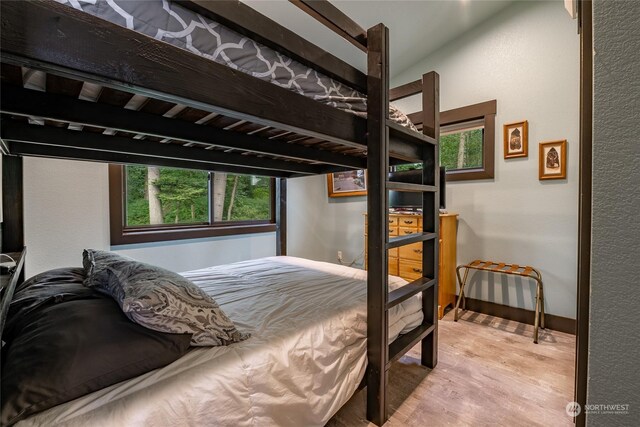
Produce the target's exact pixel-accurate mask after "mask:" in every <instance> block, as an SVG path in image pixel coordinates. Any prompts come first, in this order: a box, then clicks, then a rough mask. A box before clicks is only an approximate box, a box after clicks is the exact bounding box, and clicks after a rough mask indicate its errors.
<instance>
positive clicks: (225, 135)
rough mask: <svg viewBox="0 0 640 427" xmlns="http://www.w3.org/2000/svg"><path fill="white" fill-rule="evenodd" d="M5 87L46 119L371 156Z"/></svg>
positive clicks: (13, 100) (338, 158)
mask: <svg viewBox="0 0 640 427" xmlns="http://www.w3.org/2000/svg"><path fill="white" fill-rule="evenodd" d="M1 89H2V90H0V96H1V102H0V109H1V110H2V112H4V113H11V114H19V115H25V116H41V117H44V118H47V119H52V120H58V121H63V122H73V123H79V124H84V125H91V126H95V125H98V124H99V125H100V126H101V127H102V128H109V129H117V130H119V131H125V132H130V133H134V134H138V133H140V134H147V135H153V136H156V137H161V138H169V139H177V140H182V141H187V142H197V143H202V144H207V145H219V146H224V147H227V148H235V149H241V150H246V151H252V152H256V153H262V154H271V155H274V156H281V157H286V158H294V159H295V158H299V159H303V160H317V161H321V162H323V163H327V164H332V165H337V166H345V167H347V168H354V169H360V168H366V161H364V160H363V159H358V158H351V157H348V156H343V155H340V154H336V153H331V152H327V151H323V150H318V149H315V148H307V147H303V146H299V145H290V144H284V143H282V142H278V141H272V140H265V139H263V138H260V137H258V136H256V135H246V134H241V133H236V132H230V131H224V130H220V129H217V128H214V127H209V126H203V125H196V124H193V123H188V122H185V121H182V120H176V119H169V118H165V117H161V116H157V115H154V114H148V113H145V112H143V111H131V110H126V109H123V108H117V107H113V106H110V105H105V104H98V103H93V102H88V101H81V100H78V99H72V98H69V97H63V96H59V95H53V94H46V93H42V92H37V91H33V90H28V89H20V88H16V87H13V86H9V85H6V86H5V85H3V86H2V88H1ZM150 104H155V101H153V100H150V101H149V102H147V104H146V105H145V107H143V110H144V109H145V108H146V107H147V106H149V105H150ZM166 107H167V105H164V106H163V108H162V109H164V108H166Z"/></svg>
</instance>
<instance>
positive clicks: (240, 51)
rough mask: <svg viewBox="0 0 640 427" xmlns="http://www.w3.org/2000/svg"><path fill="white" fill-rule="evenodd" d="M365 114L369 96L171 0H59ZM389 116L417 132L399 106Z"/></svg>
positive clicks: (214, 59) (313, 96) (317, 98)
mask: <svg viewBox="0 0 640 427" xmlns="http://www.w3.org/2000/svg"><path fill="white" fill-rule="evenodd" d="M56 1H57V2H58V3H62V4H66V5H69V6H72V7H74V8H75V9H78V10H81V11H84V12H86V13H89V14H91V15H94V16H96V17H99V18H101V19H104V20H106V21H109V22H112V23H114V24H118V25H121V26H123V27H126V28H128V29H130V30H133V31H137V32H139V33H142V34H146V35H147V36H149V37H152V38H154V39H156V40H161V41H164V42H167V43H170V44H172V45H174V46H177V47H179V48H181V49H185V50H188V51H189V52H192V53H194V54H196V55H199V56H202V57H205V58H207V59H210V60H212V61H215V62H217V63H219V64H222V65H226V66H228V67H231V68H233V69H235V70H239V71H242V72H244V73H246V74H249V75H251V76H253V77H256V78H259V79H261V80H265V81H268V82H270V83H273V84H275V85H278V86H280V87H283V88H286V89H289V90H291V91H294V92H296V93H299V94H300V95H304V96H306V97H309V98H312V99H314V100H316V101H318V102H322V103H324V104H327V105H330V106H332V107H335V108H338V109H340V110H343V111H347V112H349V113H352V114H355V115H357V116H360V117H365V118H366V116H367V99H366V97H365V96H364V95H362V94H361V93H360V92H358V91H356V90H354V89H352V88H350V87H347V86H345V85H343V84H341V83H339V82H337V81H335V80H333V79H331V78H329V77H327V76H325V75H323V74H321V73H318V72H317V71H315V70H313V69H311V68H309V67H307V66H305V65H303V64H300V63H299V62H296V61H294V60H292V59H290V58H287V57H286V56H284V55H282V54H280V53H278V52H276V51H275V50H273V49H271V48H269V47H267V46H264V45H262V44H260V43H257V42H255V41H254V40H252V39H250V38H247V37H245V36H243V35H241V34H239V33H237V32H235V31H232V30H230V29H229V28H227V27H225V26H223V25H221V24H219V23H217V22H215V21H212V20H211V19H208V18H205V17H204V16H202V15H200V14H198V13H195V12H193V11H191V10H189V9H187V8H185V7H183V6H181V5H179V4H175V3H171V2H169V1H167V0H138V1H131V0H56ZM389 118H390V119H391V120H393V121H395V122H396V123H398V124H400V125H403V126H405V127H408V128H410V129H413V130H416V131H417V129H416V127H415V126H414V125H413V123H411V121H410V120H409V118H408V117H407V116H406V115H405V114H404V113H402V112H401V111H400V110H398V109H397V108H396V107H395V106H393V105H390V107H389Z"/></svg>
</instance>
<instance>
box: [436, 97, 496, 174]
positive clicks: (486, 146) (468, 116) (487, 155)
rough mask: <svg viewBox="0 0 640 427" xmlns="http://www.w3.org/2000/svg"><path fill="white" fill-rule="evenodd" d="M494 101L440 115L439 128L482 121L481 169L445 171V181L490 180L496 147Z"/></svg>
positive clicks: (443, 112)
mask: <svg viewBox="0 0 640 427" xmlns="http://www.w3.org/2000/svg"><path fill="white" fill-rule="evenodd" d="M496 106H497V102H496V100H495V99H494V100H492V101H487V102H482V103H480V104H474V105H469V106H466V107H462V108H455V109H453V110H448V111H442V112H441V113H440V126H441V127H444V126H447V125H453V124H457V123H464V122H470V121H472V120H479V119H481V120H483V122H484V136H483V141H482V167H481V168H474V169H460V170H452V171H447V181H468V180H474V179H492V178H493V172H494V162H495V145H496Z"/></svg>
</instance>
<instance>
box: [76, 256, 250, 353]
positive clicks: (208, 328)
mask: <svg viewBox="0 0 640 427" xmlns="http://www.w3.org/2000/svg"><path fill="white" fill-rule="evenodd" d="M82 262H83V264H84V267H85V271H86V273H87V278H86V279H85V282H84V283H85V286H88V287H92V288H95V289H98V290H99V291H100V292H104V293H105V294H107V295H110V296H111V297H112V298H114V299H115V300H116V301H117V302H118V304H119V305H120V308H121V309H122V311H123V312H124V313H125V314H126V315H127V317H129V319H131V320H133V321H134V322H136V323H138V324H140V325H142V326H145V327H147V328H149V329H153V330H156V331H160V332H172V333H179V334H180V333H188V334H193V336H192V338H191V345H194V346H219V345H227V344H230V343H234V342H238V341H242V340H245V339H247V338H249V334H246V333H242V332H240V331H238V330H237V329H236V327H235V325H234V324H233V322H232V321H231V319H229V318H228V317H227V315H226V314H224V312H223V311H222V309H221V308H220V307H219V306H218V304H217V303H216V302H215V301H214V300H213V298H211V297H210V296H209V295H207V294H206V293H205V292H204V291H203V290H202V289H200V288H199V287H198V286H196V285H194V284H193V283H192V282H190V281H189V280H187V279H185V278H184V277H182V276H180V275H179V274H177V273H173V272H171V271H169V270H165V269H164V268H160V267H156V266H153V265H149V264H145V263H142V262H138V261H134V260H132V259H130V258H127V257H123V256H120V255H117V254H114V253H112V252H104V251H97V250H93V249H86V250H85V251H84V253H83V257H82Z"/></svg>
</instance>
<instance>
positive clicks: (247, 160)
mask: <svg viewBox="0 0 640 427" xmlns="http://www.w3.org/2000/svg"><path fill="white" fill-rule="evenodd" d="M0 126H2V129H0V135H1V137H2V139H3V140H5V141H19V142H34V143H37V144H43V145H54V146H58V147H70V148H81V149H85V150H97V151H107V152H114V153H124V154H137V155H142V156H148V157H151V158H156V157H158V158H165V159H176V160H189V161H194V162H203V163H211V165H212V167H211V170H215V167H216V166H221V165H227V166H246V167H249V168H253V169H256V170H261V169H264V173H265V174H266V173H267V170H277V171H284V172H296V173H306V174H319V173H324V171H325V168H323V167H319V166H316V165H310V164H308V163H296V162H287V161H284V160H277V159H267V158H263V157H256V156H244V155H242V154H235V153H226V152H224V151H214V150H206V149H204V148H195V147H184V146H182V145H178V144H162V143H159V142H153V141H145V140H140V139H134V138H128V137H122V136H110V135H105V134H102V133H94V132H82V131H75V130H68V129H64V128H56V127H51V126H39V125H30V124H26V123H21V122H17V121H14V120H6V119H2V120H1V121H0Z"/></svg>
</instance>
